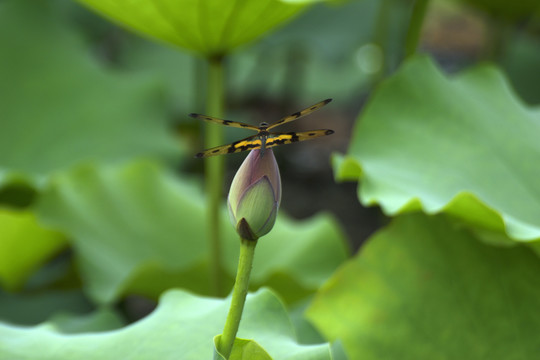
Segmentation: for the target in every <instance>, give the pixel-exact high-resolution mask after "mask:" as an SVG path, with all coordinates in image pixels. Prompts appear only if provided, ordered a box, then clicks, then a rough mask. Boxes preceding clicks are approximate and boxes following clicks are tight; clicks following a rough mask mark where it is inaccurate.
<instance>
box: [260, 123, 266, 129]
mask: <svg viewBox="0 0 540 360" xmlns="http://www.w3.org/2000/svg"><path fill="white" fill-rule="evenodd" d="M267 127H268V123H267V122H262V123H260V124H259V128H262V129H266V128H267Z"/></svg>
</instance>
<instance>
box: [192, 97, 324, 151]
mask: <svg viewBox="0 0 540 360" xmlns="http://www.w3.org/2000/svg"><path fill="white" fill-rule="evenodd" d="M330 101H332V99H326V100H323V101H321V102H318V103H317V104H314V105H311V106H310V107H307V108H305V109H304V110H300V111H297V112H295V113H294V114H291V115H289V116H286V117H284V118H281V119H279V120H278V121H276V122H274V123H272V124H268V123H266V122H262V123H260V124H259V126H254V125H249V124H244V123H241V122H237V121H231V120H223V119H218V118H214V117H211V116H207V115H201V114H189V116H191V117H192V118H195V119H199V120H203V121H207V122H211V123H216V124H221V125H225V126H231V127H235V128H241V129H250V130H254V131H257V134H255V135H252V136H248V137H247V138H245V139H242V140H238V141H235V142H233V143H231V144H227V145H221V146H216V147H213V148H210V149H207V150H204V151H202V152H200V153H198V154H196V155H195V157H197V158H204V157H209V156H216V155H222V154H233V153H237V152H241V151H247V150H253V149H261V156H263V155H264V150H265V149H268V148H271V147H274V146H278V145H284V144H291V143H294V142H299V141H305V140H310V139H315V138H318V137H321V136H326V135H331V134H333V133H334V131H333V130H330V129H319V130H310V131H302V132H270V131H269V130H271V129H273V128H275V127H278V126H281V125H283V124H286V123H289V122H291V121H294V120H297V119H299V118H301V117H302V116H306V115H308V114H311V113H312V112H314V111H317V110H319V109H320V108H322V107H323V106H325V105H326V104H328V103H329V102H330Z"/></svg>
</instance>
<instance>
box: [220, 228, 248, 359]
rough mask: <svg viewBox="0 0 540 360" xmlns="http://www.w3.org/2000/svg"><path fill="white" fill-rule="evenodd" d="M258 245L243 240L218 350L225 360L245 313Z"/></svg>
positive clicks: (229, 353)
mask: <svg viewBox="0 0 540 360" xmlns="http://www.w3.org/2000/svg"><path fill="white" fill-rule="evenodd" d="M256 245H257V241H252V240H246V239H241V243H240V258H239V259H238V270H237V272H236V281H235V283H234V289H233V293H232V300H231V307H230V309H229V314H228V315H227V320H226V321H225V327H224V329H223V334H222V335H221V339H220V342H219V349H218V350H219V352H220V353H221V355H223V356H224V357H225V359H228V358H229V356H230V355H231V351H232V347H233V344H234V340H235V339H236V333H237V332H238V326H240V319H241V318H242V311H244V303H245V302H246V296H247V293H248V288H249V275H250V273H251V267H252V265H253V257H254V255H255V246H256Z"/></svg>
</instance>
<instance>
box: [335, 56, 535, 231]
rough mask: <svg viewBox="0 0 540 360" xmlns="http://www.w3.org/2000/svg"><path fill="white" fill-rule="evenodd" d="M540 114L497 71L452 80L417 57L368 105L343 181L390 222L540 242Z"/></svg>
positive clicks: (342, 168)
mask: <svg viewBox="0 0 540 360" xmlns="http://www.w3.org/2000/svg"><path fill="white" fill-rule="evenodd" d="M539 138H540V111H539V110H538V109H531V108H527V107H526V106H524V105H523V104H522V103H521V102H520V100H519V99H517V98H516V97H515V96H514V94H513V92H512V90H511V89H510V88H509V86H508V84H507V83H506V81H505V79H504V77H503V76H502V75H501V74H500V73H499V72H498V71H497V69H496V68H493V67H489V66H481V67H477V68H475V69H472V70H469V71H466V72H464V73H462V74H460V75H459V76H457V77H455V78H452V79H449V78H447V77H445V76H444V75H443V74H442V73H441V72H440V71H439V70H438V69H437V67H436V66H435V65H434V64H433V63H432V62H431V61H430V60H429V59H428V58H426V57H418V58H413V59H412V60H411V61H409V62H407V63H405V65H404V66H403V67H402V68H401V69H400V70H399V71H398V72H397V73H396V74H395V75H394V76H392V77H391V78H389V79H388V80H386V81H385V82H383V83H382V84H381V86H380V87H379V88H378V89H377V90H376V92H375V93H374V94H373V96H372V98H371V99H370V101H369V103H368V104H367V106H366V108H365V110H364V112H363V114H362V115H361V117H360V118H359V122H358V124H357V127H356V129H355V131H354V134H353V139H352V144H351V147H350V149H349V153H348V156H347V157H346V158H344V159H343V158H341V159H340V158H337V161H336V164H335V168H336V172H337V176H338V178H341V179H362V182H361V185H360V187H359V197H360V199H361V201H362V203H364V204H366V205H372V204H375V203H378V204H380V205H381V206H382V208H383V210H384V211H385V212H386V213H387V214H390V215H394V214H397V213H399V212H405V211H415V210H418V209H423V210H424V211H426V212H428V213H437V212H441V211H445V212H448V213H450V214H452V215H454V216H457V217H459V218H461V219H463V220H465V221H467V222H469V223H471V224H473V225H474V226H475V227H477V228H478V229H481V231H482V235H483V236H486V238H490V239H491V240H494V239H495V238H496V237H502V236H503V235H505V234H507V235H509V236H510V237H511V238H513V239H516V240H535V239H540V206H539V204H540V181H538V179H540V166H538V159H540V141H538V139H539Z"/></svg>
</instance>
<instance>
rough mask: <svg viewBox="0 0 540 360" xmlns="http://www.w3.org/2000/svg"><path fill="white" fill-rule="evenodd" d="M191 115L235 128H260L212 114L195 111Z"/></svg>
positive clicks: (256, 129)
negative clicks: (196, 112) (219, 117)
mask: <svg viewBox="0 0 540 360" xmlns="http://www.w3.org/2000/svg"><path fill="white" fill-rule="evenodd" d="M189 116H191V117H192V118H195V119H199V120H203V121H207V122H211V123H214V124H221V125H225V126H231V127H235V128H241V129H251V130H255V131H259V128H258V127H257V126H253V125H249V124H244V123H241V122H238V121H231V120H223V119H218V118H215V117H211V116H208V115H201V114H193V113H192V114H189Z"/></svg>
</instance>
